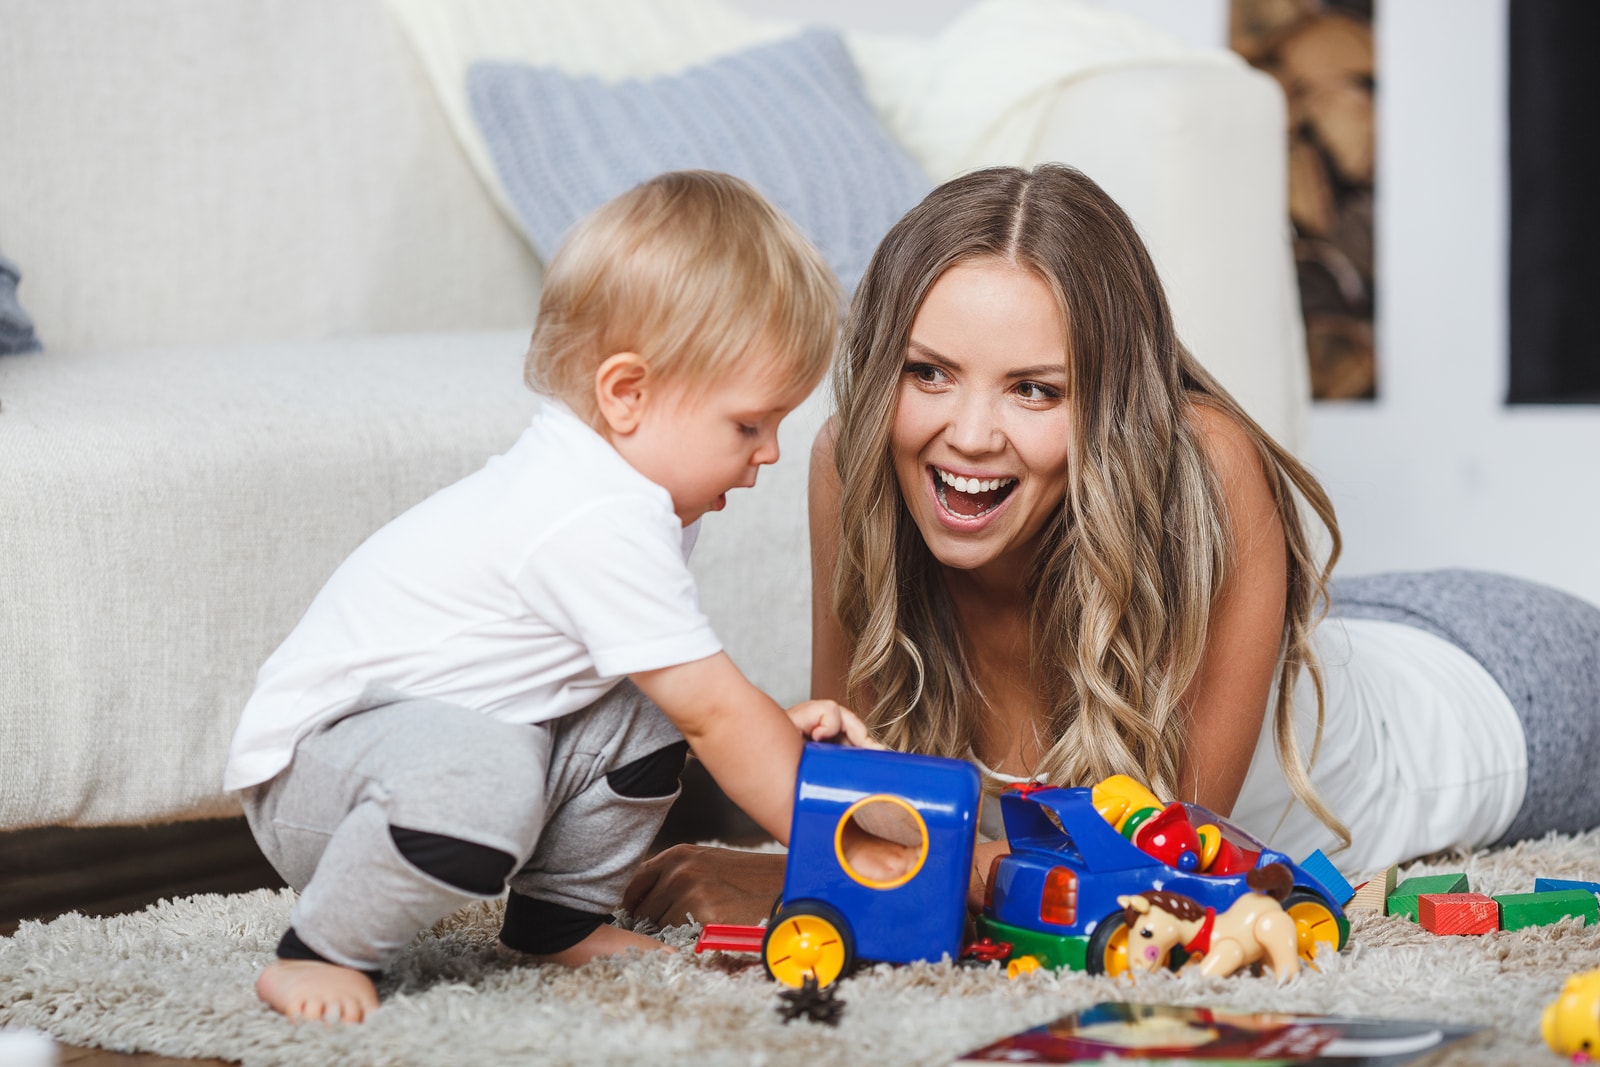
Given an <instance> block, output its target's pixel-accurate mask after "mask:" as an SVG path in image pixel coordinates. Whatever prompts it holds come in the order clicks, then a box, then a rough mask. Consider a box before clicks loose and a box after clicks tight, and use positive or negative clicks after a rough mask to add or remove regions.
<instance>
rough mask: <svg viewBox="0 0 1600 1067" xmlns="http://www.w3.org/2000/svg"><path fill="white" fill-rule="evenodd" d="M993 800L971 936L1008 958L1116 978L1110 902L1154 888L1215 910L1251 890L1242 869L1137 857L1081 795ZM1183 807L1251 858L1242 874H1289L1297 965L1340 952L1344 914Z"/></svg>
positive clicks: (1307, 883)
mask: <svg viewBox="0 0 1600 1067" xmlns="http://www.w3.org/2000/svg"><path fill="white" fill-rule="evenodd" d="M1000 799H1001V812H1002V814H1003V816H1004V818H1005V825H1006V837H1007V839H1008V840H1009V842H1010V848H1011V852H1010V854H1009V855H1006V856H1001V857H999V858H998V859H997V860H996V861H995V863H994V865H993V867H992V869H991V871H990V874H989V877H988V879H987V886H988V899H987V900H986V902H985V906H984V911H983V915H982V916H981V917H980V918H979V920H978V932H979V934H980V935H981V936H983V937H987V938H989V939H990V940H991V941H992V942H994V943H997V944H999V943H1003V944H1005V945H1008V946H1010V948H1009V958H1011V959H1013V960H1017V959H1021V958H1023V957H1027V958H1030V959H1031V960H1032V961H1033V962H1034V963H1037V964H1044V965H1047V966H1053V967H1070V968H1072V969H1074V970H1087V971H1089V972H1090V973H1091V974H1102V973H1108V974H1119V973H1122V972H1123V971H1125V970H1126V969H1127V926H1126V923H1125V921H1124V919H1123V910H1122V906H1121V905H1120V904H1118V903H1117V897H1118V896H1120V895H1130V896H1131V895H1133V894H1137V893H1142V892H1145V891H1147V890H1152V889H1162V890H1166V891H1168V892H1172V893H1179V894H1182V895H1183V896H1186V897H1191V898H1193V899H1194V900H1196V901H1198V902H1199V903H1200V904H1201V905H1202V906H1204V907H1210V908H1215V909H1216V910H1217V911H1219V912H1221V911H1225V910H1226V909H1227V908H1228V906H1229V905H1230V904H1232V903H1233V902H1234V901H1235V900H1237V899H1239V897H1241V896H1243V895H1244V894H1245V893H1247V892H1250V891H1251V890H1250V888H1249V886H1248V885H1247V884H1246V880H1245V879H1246V873H1247V872H1246V871H1238V872H1236V873H1229V874H1206V873H1201V872H1200V871H1198V870H1184V869H1180V868H1178V867H1175V866H1170V865H1168V864H1167V863H1164V862H1162V861H1161V860H1160V859H1157V858H1155V857H1154V856H1152V855H1150V854H1149V853H1147V852H1145V851H1143V850H1141V849H1140V848H1138V847H1137V846H1136V845H1134V843H1133V842H1132V841H1130V840H1128V839H1127V838H1126V837H1124V836H1123V834H1121V833H1119V832H1118V831H1117V829H1116V828H1115V827H1114V826H1112V825H1111V823H1109V822H1107V821H1106V820H1105V819H1104V818H1103V817H1102V816H1101V814H1100V813H1099V812H1098V811H1097V810H1096V809H1095V807H1094V804H1093V801H1092V797H1091V791H1090V790H1088V789H1081V788H1080V789H1058V788H1053V787H1034V788H1029V789H1026V790H1016V791H1008V792H1007V793H1005V794H1003V795H1002V796H1001V798H1000ZM1185 808H1187V809H1188V811H1189V814H1190V817H1191V819H1192V820H1194V821H1195V822H1196V823H1197V824H1198V823H1200V822H1209V823H1212V824H1214V825H1217V826H1220V827H1221V828H1222V830H1223V832H1224V833H1225V835H1226V836H1227V837H1228V838H1230V839H1231V840H1232V842H1233V843H1234V844H1235V845H1236V846H1237V847H1240V848H1243V849H1247V850H1249V852H1251V853H1254V854H1255V860H1254V862H1253V864H1252V867H1262V866H1265V865H1267V864H1269V863H1281V864H1283V865H1284V866H1286V867H1287V868H1288V869H1289V872H1290V874H1291V875H1292V876H1293V879H1294V890H1293V892H1291V893H1290V894H1289V896H1288V897H1287V898H1286V899H1285V900H1284V901H1283V909H1284V911H1286V912H1288V913H1289V914H1290V915H1291V916H1293V917H1294V920H1295V925H1296V927H1297V928H1298V931H1299V937H1300V954H1301V956H1302V958H1305V959H1308V960H1309V959H1310V958H1311V957H1312V956H1314V955H1315V954H1316V951H1317V949H1318V947H1319V946H1321V945H1323V944H1327V945H1329V946H1331V947H1332V948H1333V949H1334V950H1335V951H1337V950H1339V949H1341V948H1343V947H1344V945H1345V942H1346V940H1347V939H1348V936H1349V924H1348V923H1347V922H1346V920H1345V917H1344V911H1343V909H1342V908H1341V907H1340V906H1339V905H1338V903H1336V902H1335V900H1334V899H1333V897H1332V895H1331V894H1330V892H1329V891H1328V889H1327V888H1326V887H1324V886H1323V885H1322V884H1321V883H1320V882H1319V881H1318V880H1317V879H1316V878H1315V877H1314V876H1313V875H1312V874H1311V873H1309V872H1308V871H1306V870H1304V869H1303V868H1302V867H1300V865H1298V864H1296V863H1295V862H1293V861H1292V860H1290V859H1289V857H1288V856H1286V855H1284V854H1283V853H1281V852H1274V851H1272V850H1271V849H1268V848H1266V847H1264V846H1263V845H1262V844H1261V843H1260V842H1259V841H1256V840H1255V839H1254V838H1252V837H1251V836H1250V835H1249V834H1247V833H1246V832H1245V831H1243V830H1241V829H1239V828H1238V827H1236V826H1233V825H1232V824H1230V823H1228V822H1227V820H1225V819H1222V818H1220V817H1219V816H1216V815H1214V814H1212V813H1211V812H1209V811H1207V810H1206V809H1204V808H1201V807H1199V806H1198V805H1185ZM1175 962H1176V961H1175Z"/></svg>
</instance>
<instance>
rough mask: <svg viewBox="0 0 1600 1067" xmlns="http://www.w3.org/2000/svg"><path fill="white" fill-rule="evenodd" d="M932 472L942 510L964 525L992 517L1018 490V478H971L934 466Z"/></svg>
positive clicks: (930, 471) (935, 494)
mask: <svg viewBox="0 0 1600 1067" xmlns="http://www.w3.org/2000/svg"><path fill="white" fill-rule="evenodd" d="M928 471H929V473H930V475H931V480H932V483H933V494H934V497H935V498H936V499H937V500H938V501H939V507H940V510H942V511H943V512H944V513H945V516H946V517H947V518H952V519H955V520H958V521H959V523H960V524H962V525H966V524H968V523H971V522H973V521H974V520H976V519H982V518H986V517H988V516H989V515H990V514H992V513H993V512H994V511H995V509H997V508H999V507H1000V505H1001V504H1003V503H1005V501H1006V498H1007V497H1009V496H1010V495H1011V491H1012V490H1013V489H1015V488H1016V487H1017V479H1015V478H1006V477H1001V478H980V477H967V476H966V475H961V474H956V473H954V472H953V471H947V470H945V469H944V468H943V467H934V466H930V467H929V468H928Z"/></svg>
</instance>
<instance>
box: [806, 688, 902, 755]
mask: <svg viewBox="0 0 1600 1067" xmlns="http://www.w3.org/2000/svg"><path fill="white" fill-rule="evenodd" d="M789 721H790V722H792V723H794V725H795V729H797V730H799V731H800V733H801V734H802V735H804V736H805V738H806V740H808V741H826V740H828V739H829V738H833V737H838V736H839V735H840V734H843V735H844V739H845V740H846V741H848V742H849V743H850V744H852V745H854V746H855V747H856V748H878V749H881V748H883V745H881V744H880V743H879V742H878V740H877V739H876V738H875V737H873V736H872V732H871V731H870V730H868V729H867V724H866V723H864V722H862V721H861V719H860V718H859V717H857V715H856V713H855V712H853V711H851V710H850V709H849V708H847V707H845V706H844V705H842V704H836V703H835V702H833V701H831V700H802V701H801V702H800V703H798V704H796V705H795V706H794V707H792V708H790V709H789Z"/></svg>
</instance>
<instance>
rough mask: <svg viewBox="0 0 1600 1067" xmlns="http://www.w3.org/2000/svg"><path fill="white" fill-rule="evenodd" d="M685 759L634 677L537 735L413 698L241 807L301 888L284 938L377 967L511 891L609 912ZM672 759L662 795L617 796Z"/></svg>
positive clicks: (326, 738) (309, 755) (318, 739)
mask: <svg viewBox="0 0 1600 1067" xmlns="http://www.w3.org/2000/svg"><path fill="white" fill-rule="evenodd" d="M673 746H677V747H676V748H674V747H673ZM664 750H668V751H664ZM685 751H686V746H684V745H683V736H682V735H681V734H680V733H679V732H678V730H677V728H676V727H674V726H673V725H672V724H671V722H669V721H668V720H667V718H666V716H665V715H663V714H662V713H661V711H660V709H658V708H657V707H656V706H655V705H654V704H652V703H651V702H650V701H649V700H648V699H647V698H646V697H645V696H644V695H643V694H642V693H640V692H639V691H638V689H636V688H635V687H634V686H633V685H632V683H630V682H627V681H624V682H622V683H621V684H619V685H617V686H616V687H615V688H613V689H612V690H611V691H610V692H609V693H607V694H606V695H605V696H604V697H602V698H601V699H599V700H597V701H596V702H595V703H593V704H591V705H589V706H588V707H587V708H584V709H583V710H581V711H578V712H574V713H573V714H571V715H568V716H565V717H563V718H560V719H556V720H554V721H552V722H547V723H539V724H536V725H522V724H511V723H504V722H499V721H497V720H494V719H491V718H489V717H488V716H486V715H483V714H481V713H480V712H476V711H472V710H470V709H467V708H462V707H457V706H455V705H452V704H446V703H441V702H437V701H427V700H409V701H402V702H398V703H393V704H386V705H382V706H380V707H376V708H372V709H370V710H367V711H362V712H358V713H356V714H352V715H350V716H348V717H346V718H343V719H339V720H337V721H336V722H334V723H332V724H331V725H329V726H326V727H323V728H322V729H319V730H318V731H316V732H315V733H313V734H311V735H310V736H308V737H306V738H305V739H304V740H302V741H301V742H300V744H299V745H298V746H297V747H296V749H295V755H294V760H293V762H292V763H291V764H290V765H289V767H288V768H286V769H285V770H284V771H283V772H281V773H280V774H278V775H277V776H276V777H274V778H272V779H271V780H269V781H267V782H264V783H262V784H261V785H258V786H253V787H251V788H250V789H247V790H245V791H244V792H243V793H242V794H241V799H242V800H243V802H244V809H245V816H246V818H247V819H248V820H249V823H250V829H251V830H252V832H254V834H255V837H256V840H257V842H259V844H260V845H261V849H262V851H263V853H265V855H266V857H267V859H268V860H269V861H270V862H271V863H272V865H273V867H274V868H276V869H277V871H278V873H279V874H281V875H282V876H283V878H284V880H285V881H286V882H288V883H289V884H290V885H291V886H293V887H294V888H296V889H298V890H299V891H300V896H299V899H298V900H297V901H296V902H295V905H294V909H293V911H292V912H291V913H290V919H289V921H290V925H291V927H292V933H293V934H294V935H298V938H299V940H300V941H301V942H302V943H303V944H304V945H305V946H306V947H309V948H310V949H311V950H312V951H313V952H314V953H315V954H316V955H317V956H320V957H321V958H323V959H326V960H330V961H332V962H334V963H338V964H341V965H343V966H346V967H353V968H356V969H358V970H363V971H377V970H382V969H383V968H384V967H385V966H386V965H387V964H389V963H390V962H391V961H392V960H393V959H394V958H395V956H396V955H398V954H399V952H400V951H401V950H402V949H403V948H404V947H405V946H406V945H407V944H408V943H410V941H411V939H412V938H413V937H414V936H416V934H417V933H418V932H420V931H422V930H426V929H427V928H429V927H430V926H432V925H433V924H434V923H436V922H438V921H439V920H440V919H442V918H444V917H445V916H447V915H449V914H450V913H451V912H453V911H455V910H456V909H457V908H459V907H461V906H462V905H463V904H466V903H467V902H469V901H472V900H483V899H492V898H494V897H497V896H499V895H500V894H501V893H502V892H504V891H505V889H506V886H507V884H508V883H509V886H510V888H511V890H512V892H513V894H514V895H515V894H520V895H521V896H523V897H526V898H532V900H534V901H539V902H547V903H548V904H550V905H554V906H556V909H557V910H560V909H563V908H565V909H572V910H573V911H575V912H580V913H583V912H589V913H604V912H609V911H610V910H612V909H613V908H615V907H616V906H617V905H618V904H620V903H621V901H622V894H623V891H624V890H625V889H626V888H627V884H628V880H629V879H630V878H631V877H632V875H633V872H634V870H635V869H636V868H637V866H638V865H639V863H640V862H641V861H642V860H643V859H644V857H645V855H646V853H647V851H648V849H649V847H650V843H651V841H652V840H653V839H654V838H655V835H656V833H657V831H658V830H659V829H660V828H661V823H662V821H663V820H664V819H665V818H666V813H667V809H668V808H669V807H670V806H671V804H672V801H673V800H674V799H675V798H676V797H677V794H678V787H677V775H678V772H679V771H681V770H682V768H683V754H684V752H685ZM662 756H665V757H667V761H668V762H670V761H671V760H672V759H673V758H674V757H675V759H676V766H675V767H671V768H669V770H670V773H669V774H668V775H667V776H666V779H667V781H666V782H663V781H662V778H663V776H662V775H661V774H659V773H657V774H654V775H650V776H647V777H649V778H651V779H652V780H651V781H649V782H647V783H646V785H645V788H643V789H642V790H641V789H640V788H632V787H631V786H630V785H629V784H628V783H624V784H622V785H620V786H619V784H618V783H619V781H622V779H620V778H618V773H621V774H622V775H623V776H624V777H626V776H627V772H629V771H630V770H632V769H633V768H635V767H638V766H640V765H648V764H652V763H654V764H656V765H657V767H658V769H659V765H660V763H661V762H662V761H661V757H662ZM630 781H631V779H630ZM633 784H634V785H637V784H638V783H637V782H633ZM619 790H620V791H619ZM641 792H643V793H645V794H647V795H637V794H639V793H641ZM649 794H654V795H649Z"/></svg>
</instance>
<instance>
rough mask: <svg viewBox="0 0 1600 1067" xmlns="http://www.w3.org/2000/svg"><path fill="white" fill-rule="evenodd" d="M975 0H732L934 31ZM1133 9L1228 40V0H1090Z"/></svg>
mask: <svg viewBox="0 0 1600 1067" xmlns="http://www.w3.org/2000/svg"><path fill="white" fill-rule="evenodd" d="M974 2H975V0H733V3H734V6H736V7H741V8H744V9H745V10H746V11H750V12H753V13H755V14H758V15H770V16H773V17H776V18H786V19H794V20H796V21H801V22H820V23H826V24H828V25H833V26H848V27H850V28H851V29H857V30H872V31H875V32H882V33H933V32H934V31H936V30H938V29H939V28H940V27H942V26H944V25H945V24H946V23H947V22H949V21H950V20H951V19H953V18H955V16H956V15H957V14H958V13H959V12H960V11H961V10H962V9H963V8H967V7H971V6H972V4H973V3H974ZM1090 2H1093V3H1098V4H1100V5H1101V6H1103V7H1109V8H1115V9H1116V10H1118V11H1125V12H1127V13H1128V14H1130V15H1138V16H1139V17H1141V18H1145V19H1148V20H1149V21H1151V22H1154V23H1157V24H1158V25H1161V26H1165V27H1166V29H1167V30H1168V32H1170V33H1173V34H1175V35H1177V36H1178V37H1181V38H1182V39H1183V40H1186V41H1189V42H1190V43H1192V44H1195V45H1197V46H1200V47H1205V48H1225V47H1227V44H1228V0H1090Z"/></svg>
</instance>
